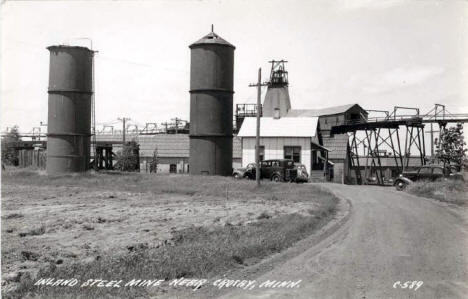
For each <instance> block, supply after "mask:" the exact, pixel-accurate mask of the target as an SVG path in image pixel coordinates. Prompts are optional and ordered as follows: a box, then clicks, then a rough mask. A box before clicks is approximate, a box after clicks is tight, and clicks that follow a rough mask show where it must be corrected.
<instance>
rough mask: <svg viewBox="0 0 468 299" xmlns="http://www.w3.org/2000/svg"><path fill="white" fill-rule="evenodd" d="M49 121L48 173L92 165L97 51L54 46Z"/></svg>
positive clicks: (50, 72)
mask: <svg viewBox="0 0 468 299" xmlns="http://www.w3.org/2000/svg"><path fill="white" fill-rule="evenodd" d="M47 49H48V50H49V51H50V69H49V89H48V93H49V104H48V121H47V166H46V170H47V173H48V174H54V173H67V172H83V171H86V170H87V169H89V163H90V136H91V105H92V95H93V57H94V52H93V51H92V50H90V49H88V48H85V47H77V46H62V45H60V46H51V47H48V48H47Z"/></svg>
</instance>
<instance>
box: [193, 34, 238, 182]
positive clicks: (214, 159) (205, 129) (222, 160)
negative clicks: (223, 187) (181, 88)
mask: <svg viewBox="0 0 468 299" xmlns="http://www.w3.org/2000/svg"><path fill="white" fill-rule="evenodd" d="M189 47H190V49H191V64H190V158H189V171H190V174H207V175H225V176H227V175H232V123H233V114H232V97H233V94H234V90H233V85H234V82H233V76H234V49H235V47H234V46H233V45H231V44H230V43H228V42H227V41H225V40H224V39H222V38H221V37H219V36H218V35H217V34H215V33H214V32H211V33H209V34H208V35H206V36H205V37H203V38H202V39H200V40H199V41H197V42H195V43H193V44H191V45H190V46H189Z"/></svg>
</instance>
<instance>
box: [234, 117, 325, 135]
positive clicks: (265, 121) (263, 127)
mask: <svg viewBox="0 0 468 299" xmlns="http://www.w3.org/2000/svg"><path fill="white" fill-rule="evenodd" d="M317 123H318V117H282V118H279V119H274V118H272V117H261V118H260V136H261V137H313V136H315V134H316V133H317ZM256 128H257V119H256V118H255V117H246V118H245V119H244V122H243V123H242V126H241V128H240V131H239V134H238V136H239V137H255V135H256Z"/></svg>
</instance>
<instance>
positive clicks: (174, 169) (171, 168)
mask: <svg viewBox="0 0 468 299" xmlns="http://www.w3.org/2000/svg"><path fill="white" fill-rule="evenodd" d="M169 173H177V165H176V164H170V165H169Z"/></svg>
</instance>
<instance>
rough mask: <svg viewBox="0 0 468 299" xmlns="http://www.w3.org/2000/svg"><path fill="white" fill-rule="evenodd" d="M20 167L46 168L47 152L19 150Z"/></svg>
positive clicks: (41, 150)
mask: <svg viewBox="0 0 468 299" xmlns="http://www.w3.org/2000/svg"><path fill="white" fill-rule="evenodd" d="M18 158H19V159H18V160H19V165H18V166H19V167H33V168H38V169H45V168H46V159H47V157H46V151H45V150H43V149H39V150H37V149H23V150H19V157H18Z"/></svg>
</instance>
